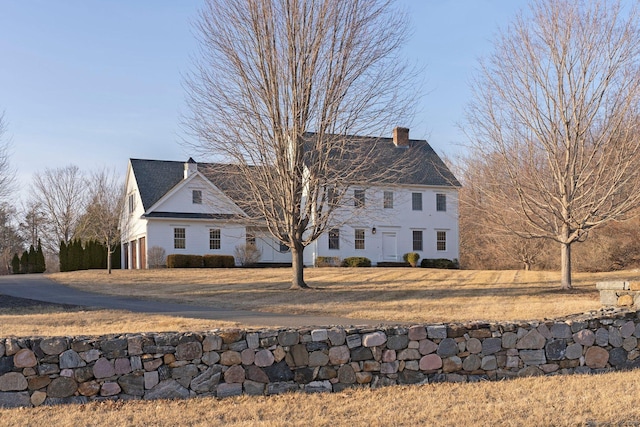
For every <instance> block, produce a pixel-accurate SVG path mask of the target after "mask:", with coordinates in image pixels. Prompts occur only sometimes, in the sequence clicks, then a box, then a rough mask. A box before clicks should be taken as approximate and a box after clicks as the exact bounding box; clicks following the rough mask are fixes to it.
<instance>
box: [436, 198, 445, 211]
mask: <svg viewBox="0 0 640 427" xmlns="http://www.w3.org/2000/svg"><path fill="white" fill-rule="evenodd" d="M436 211H438V212H446V211H447V195H446V194H444V193H438V194H436Z"/></svg>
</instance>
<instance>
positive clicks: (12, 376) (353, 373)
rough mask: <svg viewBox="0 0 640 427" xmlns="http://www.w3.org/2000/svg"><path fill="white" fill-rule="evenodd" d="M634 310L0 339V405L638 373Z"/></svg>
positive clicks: (639, 332)
mask: <svg viewBox="0 0 640 427" xmlns="http://www.w3.org/2000/svg"><path fill="white" fill-rule="evenodd" d="M638 338H640V319H639V318H638V313H636V312H634V311H627V312H623V311H619V310H608V311H606V310H605V311H601V312H598V313H594V314H592V315H591V316H579V317H578V316H576V317H572V318H567V319H564V320H556V321H544V322H522V323H495V324H493V323H492V324H488V323H472V324H447V325H444V324H435V325H415V326H411V327H403V326H396V327H380V328H363V327H350V328H342V327H334V328H327V329H324V328H316V329H311V328H306V329H298V330H293V329H286V330H258V331H255V330H254V331H250V330H249V331H244V330H216V331H210V332H205V333H154V334H127V335H121V336H102V337H56V338H7V339H0V406H4V407H17V406H37V405H42V404H45V405H48V404H60V403H84V402H90V401H95V400H103V399H163V398H169V399H174V398H189V397H195V396H217V397H226V396H235V395H240V394H243V393H244V394H248V395H263V394H264V395H273V394H279V393H284V392H294V391H296V392H297V391H301V392H308V393H313V392H332V391H341V390H344V389H345V388H349V387H367V388H368V387H371V388H377V387H381V386H387V385H393V384H423V383H427V382H430V383H434V382H443V381H457V382H464V381H468V382H474V381H482V380H499V379H504V378H513V377H519V376H529V375H545V374H546V375H557V374H574V373H596V372H605V371H609V370H618V369H630V368H635V367H637V366H640V357H639V356H640V349H639V346H638Z"/></svg>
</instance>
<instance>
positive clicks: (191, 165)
mask: <svg viewBox="0 0 640 427" xmlns="http://www.w3.org/2000/svg"><path fill="white" fill-rule="evenodd" d="M196 172H198V164H197V163H196V161H195V160H193V158H192V157H189V160H187V162H186V163H185V164H184V179H187V178H189V177H190V176H191V175H193V174H194V173H196Z"/></svg>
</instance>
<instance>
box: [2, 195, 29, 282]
mask: <svg viewBox="0 0 640 427" xmlns="http://www.w3.org/2000/svg"><path fill="white" fill-rule="evenodd" d="M15 215H16V212H15V209H14V208H13V207H12V206H11V205H9V204H6V203H0V274H9V273H10V272H11V259H12V257H13V255H14V254H21V253H22V251H23V250H24V241H23V240H22V237H21V236H20V234H19V233H18V230H17V227H16V226H15V223H14V218H15Z"/></svg>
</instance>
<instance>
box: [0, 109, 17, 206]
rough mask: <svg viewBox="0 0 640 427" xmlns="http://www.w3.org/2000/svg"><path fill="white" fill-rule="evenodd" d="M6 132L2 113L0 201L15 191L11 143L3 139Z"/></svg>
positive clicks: (0, 121) (0, 114)
mask: <svg viewBox="0 0 640 427" xmlns="http://www.w3.org/2000/svg"><path fill="white" fill-rule="evenodd" d="M6 131H7V125H6V120H5V118H4V113H0V200H6V199H7V198H8V197H9V196H10V195H11V193H12V192H13V191H14V190H15V176H16V173H15V170H14V169H13V168H12V167H11V163H10V158H11V143H10V142H9V140H7V139H5V138H4V135H5V133H6Z"/></svg>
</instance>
